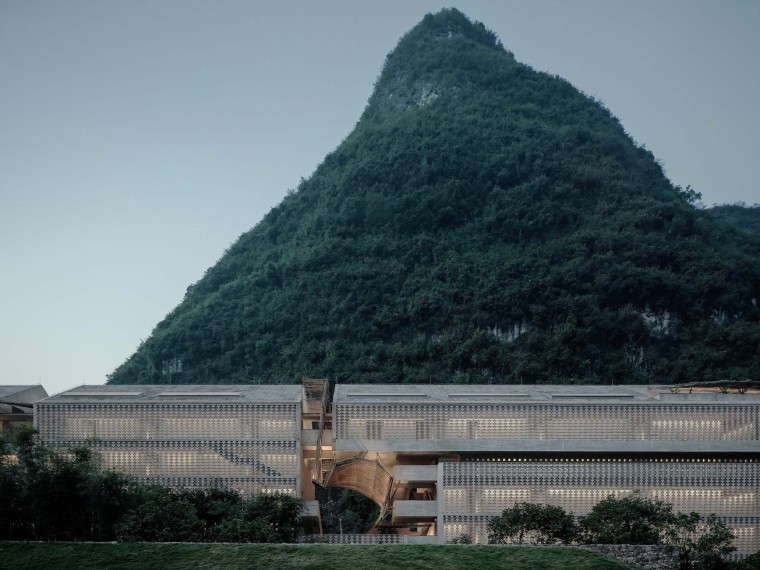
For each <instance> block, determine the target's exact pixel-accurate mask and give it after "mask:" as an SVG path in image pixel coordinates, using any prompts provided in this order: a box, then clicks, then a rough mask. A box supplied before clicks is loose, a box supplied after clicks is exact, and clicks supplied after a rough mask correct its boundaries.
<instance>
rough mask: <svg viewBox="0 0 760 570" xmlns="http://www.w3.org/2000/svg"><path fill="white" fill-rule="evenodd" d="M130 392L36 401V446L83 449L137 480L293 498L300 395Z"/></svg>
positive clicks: (225, 390) (81, 392)
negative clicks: (86, 446)
mask: <svg viewBox="0 0 760 570" xmlns="http://www.w3.org/2000/svg"><path fill="white" fill-rule="evenodd" d="M88 388H89V389H88ZM129 388H130V390H131V391H130V392H127V391H126V390H124V389H123V388H122V389H120V388H116V387H114V388H110V389H105V388H104V387H102V386H101V387H82V388H77V389H75V390H72V391H69V392H66V393H64V394H61V395H59V396H56V397H54V398H49V399H48V400H45V401H43V402H41V403H39V404H38V405H37V410H36V425H37V429H38V430H39V432H40V436H41V438H42V440H43V441H45V442H46V443H48V444H50V445H52V446H55V447H66V448H67V447H71V446H73V445H79V444H83V443H88V444H90V445H92V446H93V447H94V448H95V449H96V450H97V451H98V452H99V454H100V455H101V457H102V459H103V463H104V467H106V468H108V469H114V470H117V471H120V472H123V473H126V474H128V475H132V476H134V477H135V478H137V479H138V480H140V481H147V482H154V483H162V484H167V485H173V486H182V487H209V486H225V487H229V488H233V489H236V490H238V491H242V492H246V493H254V492H258V491H281V492H285V493H289V494H292V495H297V494H298V492H299V478H300V456H301V448H300V433H301V432H300V429H301V417H300V388H299V387H297V386H293V387H283V390H280V391H278V390H272V389H266V388H264V389H263V390H257V389H256V388H255V387H245V389H244V390H241V388H240V387H239V386H238V387H234V386H233V387H229V386H228V387H217V386H214V387H203V386H201V387H197V386H196V387H193V390H194V392H188V387H186V386H185V387H179V388H178V387H166V386H162V387H152V386H148V387H142V386H140V387H135V386H132V387H129ZM288 388H290V390H288ZM109 391H110V393H109ZM215 399H217V400H222V402H220V403H208V402H209V401H214V400H215ZM278 399H279V400H288V399H289V400H290V401H277V400H278ZM97 400H100V401H97ZM257 400H259V401H257ZM262 400H263V401H262ZM164 401H165V402H166V403H164ZM230 401H236V403H230Z"/></svg>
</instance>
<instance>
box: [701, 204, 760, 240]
mask: <svg viewBox="0 0 760 570" xmlns="http://www.w3.org/2000/svg"><path fill="white" fill-rule="evenodd" d="M707 213H708V214H710V215H711V216H712V217H713V218H715V219H716V220H720V221H721V222H723V223H726V224H729V225H732V226H734V227H737V228H739V229H740V230H744V231H745V232H748V233H750V234H753V235H755V236H757V237H758V238H760V205H758V204H755V205H754V206H746V205H744V204H721V205H720V206H713V207H712V208H710V209H708V210H707Z"/></svg>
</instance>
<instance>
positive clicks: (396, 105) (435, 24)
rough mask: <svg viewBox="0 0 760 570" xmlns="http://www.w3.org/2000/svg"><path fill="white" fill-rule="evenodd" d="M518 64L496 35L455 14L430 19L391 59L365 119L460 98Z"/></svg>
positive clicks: (403, 41)
mask: <svg viewBox="0 0 760 570" xmlns="http://www.w3.org/2000/svg"><path fill="white" fill-rule="evenodd" d="M514 64H515V62H514V58H513V57H512V54H511V53H509V52H507V51H506V50H504V48H503V47H502V45H501V42H500V41H499V38H498V37H497V36H496V34H494V33H493V32H492V31H491V30H489V29H487V28H486V27H485V26H484V25H483V24H482V23H480V22H473V21H472V20H470V19H469V18H468V17H467V16H465V15H464V14H463V13H462V12H460V11H459V10H457V9H456V8H446V9H443V10H441V11H440V12H438V13H436V14H427V15H426V16H425V17H424V18H423V19H422V21H421V22H420V23H419V24H417V25H416V26H415V27H414V28H412V29H411V30H410V31H409V32H408V33H407V34H405V35H404V36H403V37H402V38H401V39H400V40H399V42H398V45H397V46H396V48H395V49H394V50H393V51H392V52H391V53H390V54H388V57H387V58H386V60H385V65H384V66H383V71H382V73H381V75H380V78H379V79H378V81H377V84H376V85H375V90H374V93H373V95H372V97H371V98H370V101H369V105H368V108H367V111H368V113H365V116H364V118H369V117H370V116H379V117H381V118H382V117H385V116H386V115H387V112H392V113H395V112H398V111H403V110H407V109H410V108H411V109H414V108H418V107H424V106H426V105H428V104H429V103H431V102H433V101H434V100H436V99H438V98H439V97H441V96H442V95H447V94H448V95H455V96H461V92H462V89H463V88H465V87H472V86H478V85H483V84H484V83H487V82H488V81H487V78H489V77H493V76H494V74H497V75H498V74H499V73H500V72H502V71H503V70H504V69H505V68H507V67H510V66H513V65H514Z"/></svg>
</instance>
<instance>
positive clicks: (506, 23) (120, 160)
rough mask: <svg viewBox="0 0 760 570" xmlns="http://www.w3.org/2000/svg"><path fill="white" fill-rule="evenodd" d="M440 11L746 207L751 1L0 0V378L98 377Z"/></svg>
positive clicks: (304, 173) (754, 41)
mask: <svg viewBox="0 0 760 570" xmlns="http://www.w3.org/2000/svg"><path fill="white" fill-rule="evenodd" d="M452 5H453V6H455V7H457V8H459V9H460V10H462V11H463V12H464V13H465V14H467V15H468V16H469V17H470V18H472V19H474V20H478V21H482V22H483V23H484V24H485V25H486V26H487V27H488V28H490V29H492V30H493V31H494V32H496V34H497V35H498V36H499V37H500V39H501V40H502V42H503V44H504V45H505V47H506V48H507V49H509V50H510V51H512V52H513V53H514V55H515V57H516V58H517V60H518V61H521V62H523V63H527V64H529V65H531V66H532V67H534V68H536V69H538V70H541V71H547V72H550V73H552V74H556V75H559V76H562V77H564V78H566V79H568V80H569V81H570V82H571V83H572V84H573V85H575V86H576V87H577V88H578V89H580V90H582V91H583V92H585V93H587V94H589V95H591V96H593V97H595V98H596V99H597V100H600V101H602V102H603V103H604V104H605V105H606V106H607V107H608V108H609V109H610V110H611V111H612V113H613V114H614V115H615V116H617V117H618V118H619V119H620V121H621V122H622V124H623V126H624V127H625V128H626V130H627V131H628V132H629V133H630V134H631V136H633V137H634V139H635V140H636V141H637V142H638V143H639V144H644V145H646V147H647V148H648V149H650V150H651V151H652V152H653V153H654V155H655V156H656V157H657V158H658V159H659V160H660V161H661V162H662V164H663V166H664V169H665V171H666V174H667V175H668V176H669V178H670V179H671V181H672V182H673V183H674V184H676V185H680V186H686V185H690V186H691V187H692V188H693V189H694V190H696V191H697V192H701V193H702V196H703V202H704V203H705V204H708V205H709V204H713V203H734V202H740V201H741V202H746V203H748V204H753V203H757V202H760V185H759V184H758V168H759V166H758V165H759V164H760V160H759V159H760V156H759V153H758V149H760V145H759V144H758V137H760V105H758V102H759V101H760V74H758V73H757V66H758V61H760V2H757V1H756V0H714V1H704V0H669V1H668V2H662V1H659V0H637V1H636V2H630V1H624V0H575V1H573V2H566V1H564V0H562V1H559V0H556V1H550V0H536V1H530V2H529V1H527V0H525V1H519V2H518V1H509V0H494V1H487V0H480V1H478V0H467V1H465V0H462V1H460V2H458V3H455V4H442V3H440V2H435V1H429V0H415V1H409V0H384V1H383V2H377V1H369V0H325V1H322V2H314V1H313V0H278V1H276V2H274V1H272V2H266V3H265V2H261V1H258V0H246V1H237V0H215V1H211V0H207V1H197V0H145V1H141V0H130V1H129V2H124V1H122V0H87V1H83V0H68V1H67V2H59V1H55V0H46V1H40V0H23V1H22V0H0V384H36V383H41V384H42V385H43V386H44V387H45V388H46V389H47V391H48V393H50V394H53V393H57V392H60V391H62V390H65V389H69V388H72V387H74V386H77V385H80V384H101V383H103V382H104V381H105V379H106V374H108V373H110V372H112V371H113V370H114V368H116V367H117V366H118V365H119V364H120V363H122V362H123V361H124V360H125V359H126V358H127V357H128V356H129V355H130V354H131V353H132V352H134V350H135V349H136V347H137V346H138V344H139V343H140V341H141V339H146V338H147V337H148V336H149V335H150V332H151V330H152V328H153V327H154V326H155V325H156V323H158V322H159V321H160V320H161V319H162V318H163V317H164V316H165V315H166V314H167V313H168V312H170V311H171V310H172V309H173V308H174V307H175V306H176V305H177V304H178V303H179V302H180V301H181V299H182V296H183V295H184V293H185V290H186V288H187V287H188V286H189V285H190V284H192V283H194V282H196V281H197V280H198V279H200V277H201V276H202V275H203V272H204V271H205V270H206V269H207V268H208V267H210V266H212V265H213V264H214V263H215V262H216V260H218V259H219V258H220V257H221V255H222V254H223V252H224V250H225V249H226V248H227V247H229V246H230V245H231V244H232V243H233V242H234V241H235V240H236V239H237V238H238V236H240V234H242V233H243V232H245V231H247V230H248V229H250V228H251V227H253V226H255V225H256V223H257V222H258V221H259V220H260V219H261V218H262V217H263V216H264V215H265V214H266V213H267V212H268V211H269V210H270V209H271V208H272V207H273V206H275V205H276V204H277V203H279V202H280V201H281V200H282V198H283V197H284V196H285V194H286V192H287V191H288V189H290V188H295V187H296V186H297V185H298V182H299V180H300V179H301V177H303V178H308V177H309V175H310V174H311V173H312V172H313V171H314V169H315V167H316V166H317V165H318V164H319V163H320V162H321V160H322V159H323V158H324V156H325V155H326V154H327V153H328V152H330V151H332V150H333V149H335V147H336V146H338V145H339V144H340V142H341V141H342V140H343V139H344V138H345V137H346V136H347V135H348V133H349V132H350V131H351V129H352V128H353V126H354V125H355V124H356V121H357V120H358V118H359V115H360V114H361V112H362V110H363V108H364V106H365V104H366V101H367V99H368V98H369V96H370V94H371V92H372V86H373V83H374V81H375V80H376V79H377V77H378V75H379V73H380V70H381V68H382V64H383V61H384V58H385V55H386V54H387V53H388V52H390V51H391V50H392V49H393V47H394V46H395V45H396V43H397V41H398V39H399V38H400V37H401V36H402V35H403V34H404V33H405V32H406V31H408V30H409V29H410V28H412V27H413V26H414V25H415V24H416V23H417V22H419V20H421V19H422V17H423V16H424V15H425V13H427V12H436V11H438V10H440V9H441V8H443V7H447V6H452Z"/></svg>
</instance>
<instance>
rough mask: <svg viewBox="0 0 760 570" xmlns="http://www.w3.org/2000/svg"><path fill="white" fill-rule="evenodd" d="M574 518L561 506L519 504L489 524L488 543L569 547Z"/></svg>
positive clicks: (572, 536) (574, 528)
mask: <svg viewBox="0 0 760 570" xmlns="http://www.w3.org/2000/svg"><path fill="white" fill-rule="evenodd" d="M575 535H576V526H575V519H574V518H573V515H572V513H568V512H566V511H565V509H563V508H562V507H555V506H553V505H535V504H532V503H517V504H516V505H515V506H514V507H511V508H509V509H504V511H503V512H502V513H501V515H499V516H498V517H496V518H494V519H492V520H491V521H490V522H489V523H488V543H489V544H513V543H516V544H523V542H527V543H528V544H557V543H562V544H569V543H570V542H572V541H573V539H574V538H575Z"/></svg>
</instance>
